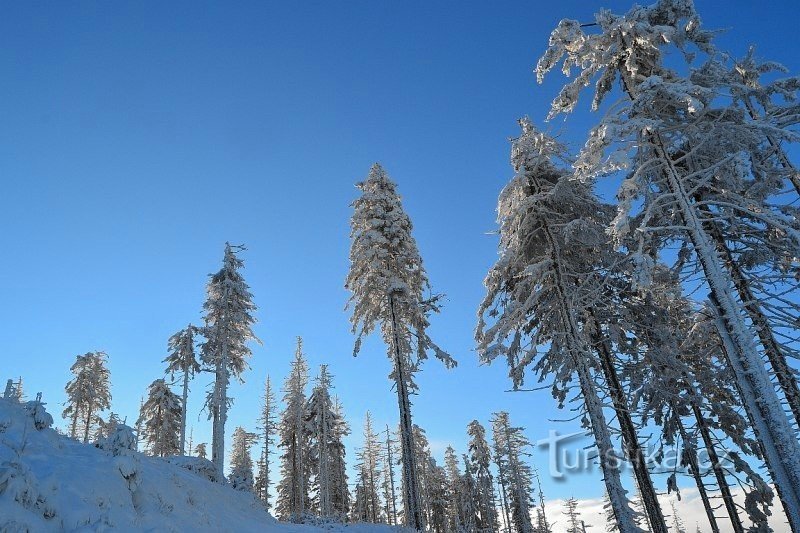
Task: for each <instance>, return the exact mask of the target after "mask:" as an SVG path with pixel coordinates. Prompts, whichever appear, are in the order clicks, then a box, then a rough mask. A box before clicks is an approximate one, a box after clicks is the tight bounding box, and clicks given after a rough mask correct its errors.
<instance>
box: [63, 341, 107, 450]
mask: <svg viewBox="0 0 800 533" xmlns="http://www.w3.org/2000/svg"><path fill="white" fill-rule="evenodd" d="M107 361H108V356H107V355H106V354H105V352H88V353H86V354H84V355H79V356H77V358H76V360H75V363H74V364H73V365H72V367H71V368H70V370H71V371H72V374H73V375H74V377H73V378H72V379H71V380H70V381H69V383H67V386H66V389H65V390H66V392H67V406H66V408H65V409H64V412H63V415H62V416H64V418H67V419H69V420H70V428H69V436H70V437H72V438H73V439H77V438H78V436H79V427H80V429H81V430H82V432H83V442H88V441H89V434H90V432H91V430H92V429H93V428H94V427H96V426H97V424H98V423H99V421H100V420H101V418H100V415H99V414H100V413H101V412H102V411H104V410H105V409H108V408H109V407H111V391H110V390H109V388H110V375H109V372H108V368H106V363H107Z"/></svg>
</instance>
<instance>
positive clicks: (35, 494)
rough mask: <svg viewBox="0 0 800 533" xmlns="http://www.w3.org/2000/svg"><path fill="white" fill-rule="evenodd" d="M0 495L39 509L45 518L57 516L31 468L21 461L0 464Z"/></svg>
mask: <svg viewBox="0 0 800 533" xmlns="http://www.w3.org/2000/svg"><path fill="white" fill-rule="evenodd" d="M0 496H3V497H6V498H9V499H12V500H14V501H16V502H17V503H19V504H20V505H22V506H23V507H24V508H26V509H28V510H31V511H37V512H38V513H39V514H41V515H42V516H43V517H45V518H51V517H53V516H55V510H54V509H53V508H52V507H51V506H50V505H49V504H48V503H47V500H46V499H45V497H44V495H43V494H42V493H41V492H40V491H39V484H38V482H37V481H36V477H35V476H34V475H33V473H32V472H31V470H30V468H28V466H27V465H25V464H24V463H21V462H19V461H15V460H12V461H4V462H3V463H2V464H0Z"/></svg>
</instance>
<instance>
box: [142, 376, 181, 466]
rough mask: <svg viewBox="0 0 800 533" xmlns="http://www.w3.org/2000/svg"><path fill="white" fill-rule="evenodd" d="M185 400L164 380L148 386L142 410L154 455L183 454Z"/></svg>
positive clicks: (146, 438) (144, 433)
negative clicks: (183, 401) (183, 402)
mask: <svg viewBox="0 0 800 533" xmlns="http://www.w3.org/2000/svg"><path fill="white" fill-rule="evenodd" d="M182 414H183V406H182V405H181V399H180V398H179V397H178V395H177V394H175V393H174V392H172V390H171V389H170V388H169V386H168V385H167V383H166V382H165V381H164V380H163V379H157V380H155V381H153V382H152V383H151V384H150V387H148V389H147V400H145V402H144V405H143V406H142V410H141V411H140V413H139V422H140V427H141V428H142V438H143V439H144V442H145V444H146V446H147V451H148V453H149V454H150V455H155V456H157V457H167V456H169V455H181V454H182V453H183V450H181V448H180V438H181V437H180V435H181V417H182Z"/></svg>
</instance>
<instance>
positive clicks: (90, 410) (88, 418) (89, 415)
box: [83, 404, 94, 444]
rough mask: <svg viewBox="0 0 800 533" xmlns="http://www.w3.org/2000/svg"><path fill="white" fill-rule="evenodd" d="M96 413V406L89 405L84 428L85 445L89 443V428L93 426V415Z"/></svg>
mask: <svg viewBox="0 0 800 533" xmlns="http://www.w3.org/2000/svg"><path fill="white" fill-rule="evenodd" d="M93 413H94V406H93V405H91V404H89V405H88V406H87V408H86V425H85V426H84V428H83V443H84V444H86V443H87V442H89V427H90V426H91V425H92V414H93Z"/></svg>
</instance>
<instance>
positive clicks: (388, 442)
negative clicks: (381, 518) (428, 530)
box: [386, 424, 397, 525]
mask: <svg viewBox="0 0 800 533" xmlns="http://www.w3.org/2000/svg"><path fill="white" fill-rule="evenodd" d="M386 458H387V461H388V465H389V487H390V489H391V497H392V519H391V522H390V524H391V525H396V523H397V500H396V498H397V497H396V496H395V492H394V465H393V464H392V443H391V433H389V425H388V424H387V425H386ZM387 509H388V506H387Z"/></svg>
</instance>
